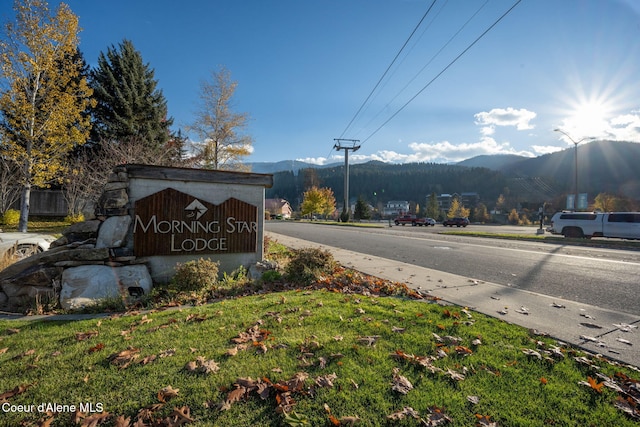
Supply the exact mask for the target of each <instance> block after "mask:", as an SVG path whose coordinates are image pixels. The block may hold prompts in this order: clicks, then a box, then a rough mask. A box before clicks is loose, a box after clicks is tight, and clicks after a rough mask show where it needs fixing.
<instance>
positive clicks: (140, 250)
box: [133, 188, 258, 256]
mask: <svg viewBox="0 0 640 427" xmlns="http://www.w3.org/2000/svg"><path fill="white" fill-rule="evenodd" d="M257 241H258V208H257V206H254V205H251V204H249V203H246V202H243V201H241V200H238V199H235V198H229V199H227V200H225V201H224V202H222V203H221V204H219V205H215V204H212V203H209V202H207V201H206V200H203V198H201V197H194V196H192V195H189V194H186V193H183V192H181V191H178V190H175V189H173V188H166V189H164V190H162V191H159V192H157V193H154V194H151V195H149V196H147V197H144V198H142V199H139V200H137V201H136V202H135V218H134V223H133V246H134V252H135V254H136V256H152V255H200V254H217V253H240V252H256V245H257Z"/></svg>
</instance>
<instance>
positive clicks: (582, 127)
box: [561, 101, 611, 139]
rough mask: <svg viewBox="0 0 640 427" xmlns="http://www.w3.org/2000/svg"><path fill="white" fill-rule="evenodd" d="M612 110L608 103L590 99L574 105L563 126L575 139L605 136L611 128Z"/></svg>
mask: <svg viewBox="0 0 640 427" xmlns="http://www.w3.org/2000/svg"><path fill="white" fill-rule="evenodd" d="M610 116H611V110H610V108H609V107H608V106H607V104H606V103H603V102H598V101H589V102H583V103H581V104H578V105H576V106H575V107H574V109H573V111H572V112H571V113H570V115H569V117H567V118H566V119H565V120H564V121H563V124H562V126H561V128H562V129H563V130H564V131H565V132H566V133H568V134H569V135H572V137H574V139H581V138H603V137H604V136H605V135H606V134H607V133H608V132H607V130H608V129H610V127H611V126H610V123H609V119H610Z"/></svg>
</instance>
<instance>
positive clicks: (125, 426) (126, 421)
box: [115, 415, 131, 427]
mask: <svg viewBox="0 0 640 427" xmlns="http://www.w3.org/2000/svg"><path fill="white" fill-rule="evenodd" d="M130 425H131V417H127V418H125V417H124V415H120V416H119V417H118V418H116V425H115V427H129V426H130Z"/></svg>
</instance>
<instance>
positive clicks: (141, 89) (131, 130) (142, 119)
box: [91, 40, 173, 150]
mask: <svg viewBox="0 0 640 427" xmlns="http://www.w3.org/2000/svg"><path fill="white" fill-rule="evenodd" d="M157 85H158V82H157V81H156V80H155V79H154V71H153V69H152V68H151V67H149V64H145V63H144V62H143V60H142V55H141V54H140V52H138V51H137V50H136V49H135V48H134V46H133V43H132V42H131V41H129V40H124V41H123V42H122V43H120V44H119V46H118V47H117V48H116V47H114V46H113V45H112V46H111V47H109V48H108V49H107V53H106V54H105V53H103V52H101V53H100V56H99V57H98V66H97V68H95V69H94V70H92V72H91V86H92V87H93V90H94V98H95V100H96V101H97V105H96V107H95V108H94V110H93V130H92V140H93V141H94V142H99V141H101V140H105V141H109V142H121V141H132V140H135V141H139V142H140V143H144V144H150V145H151V146H152V148H154V149H157V150H163V149H164V148H165V144H166V143H167V142H168V140H169V136H170V135H169V127H170V126H171V124H172V123H173V119H172V118H167V101H166V100H165V97H164V95H163V94H162V91H161V90H160V89H158V88H157Z"/></svg>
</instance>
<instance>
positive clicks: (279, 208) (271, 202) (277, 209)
mask: <svg viewBox="0 0 640 427" xmlns="http://www.w3.org/2000/svg"><path fill="white" fill-rule="evenodd" d="M264 210H265V212H269V214H270V215H271V216H272V217H276V216H278V215H281V216H282V218H291V214H292V213H293V209H291V205H290V204H289V202H288V201H286V200H285V199H265V200H264Z"/></svg>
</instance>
